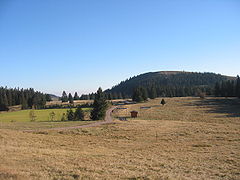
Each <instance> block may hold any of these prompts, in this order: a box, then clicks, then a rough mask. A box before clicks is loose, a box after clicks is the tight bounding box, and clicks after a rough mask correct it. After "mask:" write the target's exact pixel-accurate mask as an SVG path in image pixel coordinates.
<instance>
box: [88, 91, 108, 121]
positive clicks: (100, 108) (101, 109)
mask: <svg viewBox="0 0 240 180" xmlns="http://www.w3.org/2000/svg"><path fill="white" fill-rule="evenodd" d="M106 110H107V101H106V99H105V95H104V93H103V91H102V89H101V88H99V89H98V91H97V93H96V95H95V99H94V102H93V110H92V111H91V119H92V120H103V119H104V118H105V115H106Z"/></svg>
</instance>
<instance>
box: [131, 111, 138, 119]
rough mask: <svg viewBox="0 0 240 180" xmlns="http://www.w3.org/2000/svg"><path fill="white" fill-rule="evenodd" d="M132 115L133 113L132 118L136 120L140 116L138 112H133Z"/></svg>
mask: <svg viewBox="0 0 240 180" xmlns="http://www.w3.org/2000/svg"><path fill="white" fill-rule="evenodd" d="M130 113H131V117H132V118H136V117H137V115H138V112H137V111H131V112H130Z"/></svg>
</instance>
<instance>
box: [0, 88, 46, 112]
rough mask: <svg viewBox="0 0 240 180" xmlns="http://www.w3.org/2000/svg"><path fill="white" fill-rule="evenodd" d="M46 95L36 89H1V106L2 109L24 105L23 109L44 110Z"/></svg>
mask: <svg viewBox="0 0 240 180" xmlns="http://www.w3.org/2000/svg"><path fill="white" fill-rule="evenodd" d="M46 97H47V95H46V94H43V93H40V92H38V91H34V89H32V88H30V89H21V90H20V89H19V88H15V89H11V88H10V89H9V88H7V87H5V88H3V87H0V104H1V105H2V107H8V106H15V105H22V109H28V108H32V107H33V108H35V109H40V108H44V106H45V104H46ZM2 109H4V108H2Z"/></svg>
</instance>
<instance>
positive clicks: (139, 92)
mask: <svg viewBox="0 0 240 180" xmlns="http://www.w3.org/2000/svg"><path fill="white" fill-rule="evenodd" d="M147 98H148V94H147V90H146V89H145V88H144V87H138V88H136V89H135V90H134V92H133V96H132V100H133V101H135V102H142V101H146V100H147Z"/></svg>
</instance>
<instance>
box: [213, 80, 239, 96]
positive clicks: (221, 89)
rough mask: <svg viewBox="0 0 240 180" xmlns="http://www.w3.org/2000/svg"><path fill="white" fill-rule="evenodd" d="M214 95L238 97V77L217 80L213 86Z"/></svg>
mask: <svg viewBox="0 0 240 180" xmlns="http://www.w3.org/2000/svg"><path fill="white" fill-rule="evenodd" d="M214 95H215V96H218V97H238V98H240V78H239V76H237V79H236V80H228V81H222V82H217V83H216V84H215V87H214Z"/></svg>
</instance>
